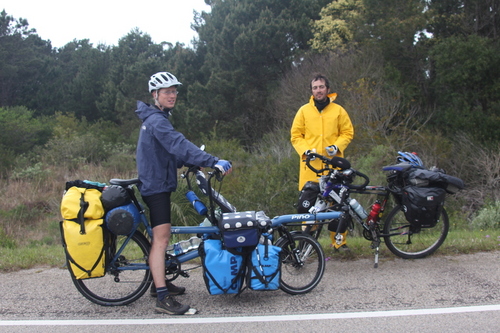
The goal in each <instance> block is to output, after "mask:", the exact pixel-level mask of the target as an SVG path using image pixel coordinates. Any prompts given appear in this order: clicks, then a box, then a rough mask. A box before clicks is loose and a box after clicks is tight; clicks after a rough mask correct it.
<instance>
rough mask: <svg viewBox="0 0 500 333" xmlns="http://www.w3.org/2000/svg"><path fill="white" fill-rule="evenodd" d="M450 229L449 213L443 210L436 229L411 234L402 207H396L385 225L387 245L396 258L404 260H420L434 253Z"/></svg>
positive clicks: (384, 232)
mask: <svg viewBox="0 0 500 333" xmlns="http://www.w3.org/2000/svg"><path fill="white" fill-rule="evenodd" d="M449 229H450V221H449V219H448V213H446V210H445V209H444V208H443V209H442V211H441V216H440V219H439V221H438V222H437V224H436V226H435V227H432V228H422V229H421V230H420V231H419V232H418V233H413V234H411V233H409V232H410V223H409V222H408V221H407V220H406V217H405V214H404V212H403V210H402V207H401V205H398V206H396V207H394V209H393V210H392V211H391V212H390V213H389V215H388V216H387V219H386V221H385V223H384V230H383V234H384V235H387V236H384V241H385V245H386V246H387V248H388V249H389V250H390V251H391V252H392V253H394V254H395V255H396V256H398V257H401V258H403V259H419V258H424V257H427V256H428V255H430V254H432V253H434V252H435V251H436V250H437V249H438V248H439V247H440V246H441V245H442V244H443V242H444V241H445V239H446V236H448V231H449Z"/></svg>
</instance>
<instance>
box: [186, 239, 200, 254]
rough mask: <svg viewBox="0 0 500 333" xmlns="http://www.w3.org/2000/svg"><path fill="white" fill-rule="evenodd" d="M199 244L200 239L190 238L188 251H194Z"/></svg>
mask: <svg viewBox="0 0 500 333" xmlns="http://www.w3.org/2000/svg"><path fill="white" fill-rule="evenodd" d="M200 244H201V238H199V237H191V238H189V251H191V250H196V249H198V247H199V246H200Z"/></svg>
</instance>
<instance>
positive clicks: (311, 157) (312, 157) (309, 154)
mask: <svg viewBox="0 0 500 333" xmlns="http://www.w3.org/2000/svg"><path fill="white" fill-rule="evenodd" d="M315 154H316V149H308V150H306V151H305V152H304V155H306V159H308V160H309V161H314V160H315V159H316V156H315Z"/></svg>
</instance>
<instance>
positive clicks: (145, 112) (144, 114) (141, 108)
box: [135, 101, 168, 121]
mask: <svg viewBox="0 0 500 333" xmlns="http://www.w3.org/2000/svg"><path fill="white" fill-rule="evenodd" d="M155 113H159V114H162V115H163V116H165V117H168V113H167V112H164V111H161V110H160V109H158V108H156V107H154V106H153V105H151V104H148V103H144V102H142V101H137V110H135V114H136V115H137V117H139V119H140V120H142V121H144V120H146V119H147V118H148V117H149V116H151V115H152V114H155Z"/></svg>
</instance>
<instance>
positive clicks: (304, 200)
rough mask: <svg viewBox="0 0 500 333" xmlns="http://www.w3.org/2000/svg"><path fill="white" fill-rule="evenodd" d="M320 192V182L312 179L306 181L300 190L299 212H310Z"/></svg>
mask: <svg viewBox="0 0 500 333" xmlns="http://www.w3.org/2000/svg"><path fill="white" fill-rule="evenodd" d="M319 193H320V188H319V183H317V182H312V181H308V182H306V183H305V184H304V187H302V190H301V191H300V195H299V200H298V202H297V213H298V214H304V213H308V212H309V209H311V207H312V206H314V204H315V203H316V199H317V198H318V194H319Z"/></svg>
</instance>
